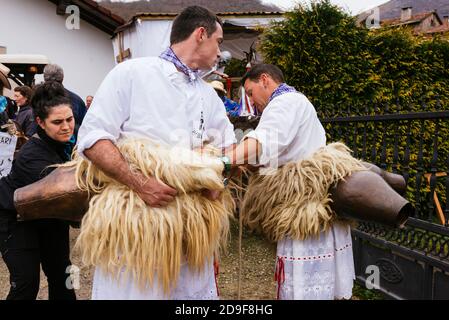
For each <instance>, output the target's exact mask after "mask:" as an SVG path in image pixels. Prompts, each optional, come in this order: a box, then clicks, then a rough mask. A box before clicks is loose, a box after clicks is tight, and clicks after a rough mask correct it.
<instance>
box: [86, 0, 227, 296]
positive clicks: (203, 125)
mask: <svg viewBox="0 0 449 320" xmlns="http://www.w3.org/2000/svg"><path fill="white" fill-rule="evenodd" d="M148 41H150V39H149V40H148ZM222 41H223V29H222V23H221V21H220V20H219V19H218V18H217V16H216V15H215V14H213V13H211V12H210V11H208V10H207V9H205V8H202V7H199V6H192V7H188V8H186V9H185V10H183V12H181V13H180V14H179V15H178V16H177V18H176V19H175V20H174V22H173V27H172V32H171V36H170V43H171V46H170V48H168V49H167V50H166V51H165V52H163V53H162V54H161V56H160V57H147V58H139V59H133V60H129V61H127V62H124V63H121V64H119V65H118V66H116V67H115V68H114V69H113V70H112V71H111V72H110V73H109V74H108V75H107V77H106V78H105V80H104V81H103V83H102V85H101V87H100V89H99V90H98V92H97V93H96V95H95V99H94V101H93V103H92V105H91V107H90V108H89V112H88V113H87V115H86V117H85V118H84V121H83V124H82V126H81V128H80V130H79V138H78V139H79V141H78V150H79V152H80V154H81V155H82V156H84V157H86V158H88V159H89V160H90V161H92V163H94V164H95V165H96V166H97V167H99V168H101V169H102V170H103V171H104V172H105V173H107V174H108V175H109V176H111V177H112V178H114V179H115V180H117V181H119V182H120V183H122V184H124V185H126V186H128V187H129V188H131V189H132V190H134V191H135V192H136V193H137V194H139V196H140V197H141V198H142V200H144V201H145V202H146V203H147V204H148V205H150V206H153V207H164V206H166V205H167V204H168V203H170V202H171V201H173V200H174V198H175V197H176V193H177V192H176V190H174V189H173V188H171V187H170V186H167V185H165V184H163V183H160V182H158V181H157V180H156V179H155V178H149V179H147V178H145V177H144V176H143V175H141V174H140V173H136V172H131V170H130V168H129V166H128V164H127V162H126V161H125V159H124V158H123V156H122V154H121V153H120V151H119V150H118V149H117V147H116V146H115V142H116V141H117V140H119V139H122V138H126V137H147V138H150V139H153V140H155V141H157V142H159V143H164V144H167V145H175V144H176V145H182V146H185V147H189V148H192V149H194V148H200V147H202V146H203V144H204V143H212V144H213V145H214V146H216V147H222V148H226V147H230V146H231V145H232V144H234V143H235V135H234V131H233V126H232V124H231V123H230V121H229V119H228V118H227V116H226V112H225V110H224V108H223V105H222V102H221V100H220V99H219V98H218V96H217V95H216V93H215V91H214V90H213V88H211V87H210V86H209V85H208V84H207V83H206V82H204V81H203V80H202V79H201V77H200V76H199V72H201V71H203V70H208V69H211V68H212V67H213V66H214V65H215V64H216V62H217V61H218V59H219V57H220V49H219V45H220V43H221V42H222ZM209 196H210V197H211V198H214V197H216V196H217V194H216V193H215V192H213V191H210V192H209ZM179 279H180V280H179V281H178V284H177V286H176V288H174V289H173V290H172V293H171V295H170V296H169V297H168V296H166V295H164V293H163V292H162V289H161V288H159V287H157V285H154V286H152V287H148V288H146V289H145V290H143V291H142V290H139V289H138V287H137V284H136V283H134V281H133V280H132V279H131V280H125V281H121V282H120V280H114V279H112V278H111V277H110V276H109V275H108V274H104V273H103V272H101V271H100V270H98V269H97V270H96V272H95V276H94V283H93V293H92V298H93V299H167V298H172V299H216V298H217V290H216V287H215V277H214V269H213V264H212V262H211V263H210V265H208V266H207V267H206V268H205V270H204V272H202V273H194V272H193V271H191V270H189V269H188V267H187V266H186V265H184V266H182V268H181V274H180V277H179Z"/></svg>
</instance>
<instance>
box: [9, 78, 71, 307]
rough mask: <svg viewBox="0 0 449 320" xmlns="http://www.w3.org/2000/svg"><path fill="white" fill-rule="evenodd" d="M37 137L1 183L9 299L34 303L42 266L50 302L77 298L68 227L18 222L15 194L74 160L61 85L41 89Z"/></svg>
mask: <svg viewBox="0 0 449 320" xmlns="http://www.w3.org/2000/svg"><path fill="white" fill-rule="evenodd" d="M31 105H32V108H33V113H34V116H35V121H36V123H37V124H38V127H37V133H36V134H34V135H33V136H32V137H31V138H30V139H29V140H28V142H27V143H26V144H25V145H24V146H23V147H22V149H21V150H20V152H19V154H18V156H17V158H16V159H15V161H14V163H13V166H12V169H11V172H10V174H9V175H8V176H6V177H4V178H2V179H1V180H0V252H1V254H2V257H3V260H4V261H5V263H6V265H7V267H8V269H9V272H10V284H11V288H10V292H9V295H8V297H7V299H8V300H33V299H36V297H37V294H38V292H39V282H40V266H41V265H42V269H43V271H44V273H45V275H46V276H47V280H48V296H49V299H50V300H55V299H61V300H62V299H64V300H74V299H76V296H75V292H74V290H73V289H72V287H71V282H70V279H69V276H70V275H69V273H67V272H68V269H69V267H70V266H71V262H70V259H69V251H70V248H69V224H68V222H66V221H62V220H57V219H41V220H34V221H18V219H17V212H16V210H15V208H14V191H15V190H16V189H18V188H21V187H24V186H26V185H29V184H31V183H33V182H36V181H38V180H40V179H42V178H43V177H45V176H46V175H48V174H49V173H50V172H51V171H52V170H53V169H54V167H52V165H55V164H60V163H63V162H66V161H68V160H70V156H71V152H72V149H73V145H74V139H73V128H74V118H73V112H72V107H71V105H70V98H68V97H67V96H66V95H65V92H64V87H63V86H62V85H61V84H59V83H56V82H50V83H45V84H43V85H40V86H38V87H37V88H36V91H35V94H34V97H33V99H32V101H31Z"/></svg>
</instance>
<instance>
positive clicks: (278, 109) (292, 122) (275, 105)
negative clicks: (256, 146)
mask: <svg viewBox="0 0 449 320" xmlns="http://www.w3.org/2000/svg"><path fill="white" fill-rule="evenodd" d="M292 98H293V100H292ZM294 99H295V97H294V96H293V97H287V94H285V95H282V96H280V97H278V98H276V99H274V100H273V101H272V102H270V104H269V105H268V106H267V107H266V109H265V110H264V111H263V113H262V117H261V118H260V122H259V124H258V126H257V128H256V129H255V130H254V131H251V132H249V133H248V134H247V135H246V136H245V138H253V139H256V140H257V141H258V142H259V143H260V145H261V149H262V154H261V157H260V160H259V163H260V164H261V165H263V166H267V165H268V164H271V163H273V161H276V160H277V159H278V158H279V155H280V154H282V153H283V152H284V151H285V150H286V149H287V148H288V147H289V146H290V144H291V143H292V142H293V140H294V139H295V137H296V136H297V132H298V130H299V128H300V127H301V125H302V123H303V122H304V121H306V120H305V119H304V110H305V108H304V103H305V101H304V102H301V103H299V106H298V102H296V101H295V100H294Z"/></svg>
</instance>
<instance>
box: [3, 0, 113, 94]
mask: <svg viewBox="0 0 449 320" xmlns="http://www.w3.org/2000/svg"><path fill="white" fill-rule="evenodd" d="M0 12H1V16H2V18H1V19H0V46H4V47H7V53H8V54H43V55H46V56H47V57H48V58H49V59H50V61H51V62H52V63H56V64H59V65H60V66H61V67H62V68H63V69H64V73H65V80H64V85H65V86H66V87H67V88H68V89H69V90H72V91H74V92H76V93H77V94H79V95H80V96H81V98H83V100H84V99H85V97H86V96H87V95H89V94H92V95H93V94H95V92H96V90H97V89H98V87H99V85H100V84H101V81H102V80H103V79H104V77H105V76H106V74H107V73H108V72H109V71H110V70H111V69H112V68H113V67H114V65H115V64H114V54H113V48H112V41H111V39H110V36H109V35H108V34H107V33H105V32H103V31H101V30H99V29H97V28H95V27H94V26H92V25H90V24H88V23H87V22H85V21H83V20H81V23H80V29H79V30H68V29H67V28H66V26H65V25H66V19H67V17H68V15H66V16H58V15H57V14H56V5H55V4H53V3H51V2H49V1H47V0H0ZM38 79H41V78H38ZM38 82H39V81H38Z"/></svg>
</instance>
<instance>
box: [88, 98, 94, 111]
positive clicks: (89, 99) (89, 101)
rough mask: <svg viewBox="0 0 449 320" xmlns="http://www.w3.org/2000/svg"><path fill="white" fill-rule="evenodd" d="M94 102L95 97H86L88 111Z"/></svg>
mask: <svg viewBox="0 0 449 320" xmlns="http://www.w3.org/2000/svg"><path fill="white" fill-rule="evenodd" d="M93 100H94V97H93V96H87V97H86V109H89V107H90V105H91V104H92V101H93Z"/></svg>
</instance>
